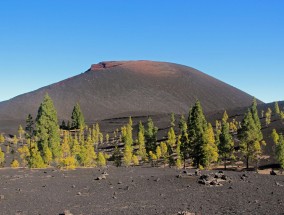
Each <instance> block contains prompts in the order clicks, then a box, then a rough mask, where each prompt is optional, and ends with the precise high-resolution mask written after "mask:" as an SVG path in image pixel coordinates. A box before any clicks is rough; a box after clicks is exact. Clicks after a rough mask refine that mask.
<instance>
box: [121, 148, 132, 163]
mask: <svg viewBox="0 0 284 215" xmlns="http://www.w3.org/2000/svg"><path fill="white" fill-rule="evenodd" d="M132 156H133V154H132V147H131V146H130V145H125V146H124V153H123V163H124V165H125V166H130V164H131V161H132Z"/></svg>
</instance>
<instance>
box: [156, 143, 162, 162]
mask: <svg viewBox="0 0 284 215" xmlns="http://www.w3.org/2000/svg"><path fill="white" fill-rule="evenodd" d="M161 155H162V151H161V147H160V146H157V148H156V156H157V159H160V158H161Z"/></svg>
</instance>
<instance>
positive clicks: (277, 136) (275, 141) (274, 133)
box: [271, 129, 279, 144]
mask: <svg viewBox="0 0 284 215" xmlns="http://www.w3.org/2000/svg"><path fill="white" fill-rule="evenodd" d="M271 137H272V140H273V142H274V143H275V144H277V143H278V141H279V135H278V133H277V131H276V129H273V130H272V134H271Z"/></svg>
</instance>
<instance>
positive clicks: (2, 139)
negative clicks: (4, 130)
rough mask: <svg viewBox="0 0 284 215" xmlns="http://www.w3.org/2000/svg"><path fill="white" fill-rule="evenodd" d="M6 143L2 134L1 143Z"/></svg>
mask: <svg viewBox="0 0 284 215" xmlns="http://www.w3.org/2000/svg"><path fill="white" fill-rule="evenodd" d="M4 142H5V137H4V135H3V134H0V143H4Z"/></svg>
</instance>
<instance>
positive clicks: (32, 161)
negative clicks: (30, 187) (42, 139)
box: [28, 141, 46, 168]
mask: <svg viewBox="0 0 284 215" xmlns="http://www.w3.org/2000/svg"><path fill="white" fill-rule="evenodd" d="M28 165H29V167H30V168H45V167H46V165H45V163H44V161H43V159H42V157H41V154H40V152H39V150H38V147H37V144H36V143H35V142H34V141H31V142H30V157H29V161H28Z"/></svg>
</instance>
